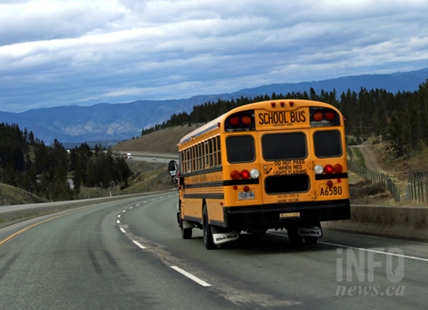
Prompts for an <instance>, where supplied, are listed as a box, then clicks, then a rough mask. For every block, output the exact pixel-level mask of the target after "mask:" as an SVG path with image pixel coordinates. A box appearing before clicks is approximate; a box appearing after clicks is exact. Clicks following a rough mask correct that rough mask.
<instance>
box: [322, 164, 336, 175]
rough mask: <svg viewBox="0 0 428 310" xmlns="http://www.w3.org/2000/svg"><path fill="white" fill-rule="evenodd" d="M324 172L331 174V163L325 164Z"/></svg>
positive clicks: (332, 170)
mask: <svg viewBox="0 0 428 310" xmlns="http://www.w3.org/2000/svg"><path fill="white" fill-rule="evenodd" d="M324 172H325V173H327V174H332V173H333V172H334V168H333V166H332V165H325V166H324Z"/></svg>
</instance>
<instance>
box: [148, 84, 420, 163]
mask: <svg viewBox="0 0 428 310" xmlns="http://www.w3.org/2000/svg"><path fill="white" fill-rule="evenodd" d="M427 83H428V80H427V81H426V82H424V83H422V84H421V85H419V88H418V90H416V91H414V92H409V91H406V92H398V93H395V94H394V93H391V92H388V91H386V90H383V89H373V90H367V89H365V88H361V89H360V91H359V92H358V93H357V92H355V91H351V90H349V89H348V91H346V92H342V93H341V94H337V92H336V91H335V90H333V91H330V92H326V91H324V90H321V92H320V93H319V94H317V93H316V92H315V90H314V89H313V88H311V89H310V90H309V92H306V91H304V92H291V93H287V94H286V95H283V94H275V93H272V95H271V96H268V95H264V96H257V97H254V98H248V97H241V98H238V99H231V100H223V99H218V100H217V102H206V103H203V104H200V105H196V106H194V107H193V110H192V111H191V112H190V113H187V112H182V113H175V114H172V115H171V117H170V119H169V120H167V121H165V122H163V123H162V124H157V125H155V126H153V127H151V128H147V129H143V130H142V132H141V134H142V135H145V134H148V133H150V132H153V131H156V130H160V129H163V128H166V127H171V126H183V125H186V124H191V123H205V122H208V121H210V120H212V119H214V118H216V117H218V116H220V115H221V114H223V113H225V112H227V111H229V110H231V109H233V108H235V107H238V106H242V105H245V104H249V103H252V102H258V101H264V100H274V99H309V100H316V101H322V102H326V103H330V104H332V105H333V106H335V107H337V108H338V109H339V110H340V111H341V112H342V113H343V115H344V116H345V117H346V121H345V127H346V132H347V134H348V135H352V136H356V137H359V138H362V139H364V138H367V137H369V136H371V135H377V136H381V137H382V139H383V140H385V141H388V142H389V143H390V145H391V148H392V150H393V151H394V152H395V154H396V155H397V156H410V155H411V154H412V153H413V152H419V151H420V150H421V149H422V148H423V147H426V146H427V145H428V126H427V124H428V84H427Z"/></svg>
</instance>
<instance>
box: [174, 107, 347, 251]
mask: <svg viewBox="0 0 428 310" xmlns="http://www.w3.org/2000/svg"><path fill="white" fill-rule="evenodd" d="M178 152H179V155H180V157H179V158H180V159H179V163H178V164H177V163H176V162H175V161H171V162H170V163H169V167H168V170H169V173H170V175H171V177H172V180H173V181H174V182H175V183H176V184H177V188H178V191H179V203H178V213H177V221H178V224H179V227H180V228H181V235H182V238H183V239H188V238H191V237H192V229H193V228H195V227H196V228H200V229H203V236H204V244H205V247H206V248H207V249H213V248H215V247H216V246H217V245H219V244H222V243H224V242H229V241H233V240H236V239H238V238H239V234H240V232H242V231H245V232H248V233H265V232H266V230H268V229H287V231H288V237H289V240H290V242H291V243H302V242H303V240H304V241H305V243H316V242H317V240H318V238H320V237H322V230H321V224H320V222H321V221H333V220H343V219H349V218H350V204H349V188H348V174H347V171H348V169H347V162H346V146H345V132H344V119H343V116H342V114H341V113H340V111H339V110H338V109H336V108H335V107H333V106H332V105H329V104H326V103H323V102H316V101H310V100H272V101H263V102H257V103H252V104H248V105H244V106H240V107H237V108H235V109H233V110H231V111H229V112H228V113H225V114H223V115H221V116H220V117H218V118H216V119H214V120H213V121H211V122H209V123H207V124H206V125H204V126H202V127H200V128H198V129H196V130H194V131H193V132H191V133H189V134H188V135H186V136H184V137H183V138H182V139H181V140H180V142H179V143H178Z"/></svg>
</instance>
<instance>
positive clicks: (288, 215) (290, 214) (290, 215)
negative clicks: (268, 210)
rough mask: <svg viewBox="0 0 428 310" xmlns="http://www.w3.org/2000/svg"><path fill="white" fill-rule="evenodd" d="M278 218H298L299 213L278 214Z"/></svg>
mask: <svg viewBox="0 0 428 310" xmlns="http://www.w3.org/2000/svg"><path fill="white" fill-rule="evenodd" d="M279 217H280V218H289V217H300V212H290V213H280V214H279Z"/></svg>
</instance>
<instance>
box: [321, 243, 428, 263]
mask: <svg viewBox="0 0 428 310" xmlns="http://www.w3.org/2000/svg"><path fill="white" fill-rule="evenodd" d="M319 243H321V244H326V245H331V246H336V247H341V248H350V249H354V250H360V251H366V252H372V253H378V254H384V255H391V256H397V257H403V258H408V259H414V260H419V261H422V262H428V258H422V257H416V256H408V255H403V254H398V253H391V252H385V251H378V250H371V249H365V248H356V247H353V246H348V245H342V244H337V243H330V242H319Z"/></svg>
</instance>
